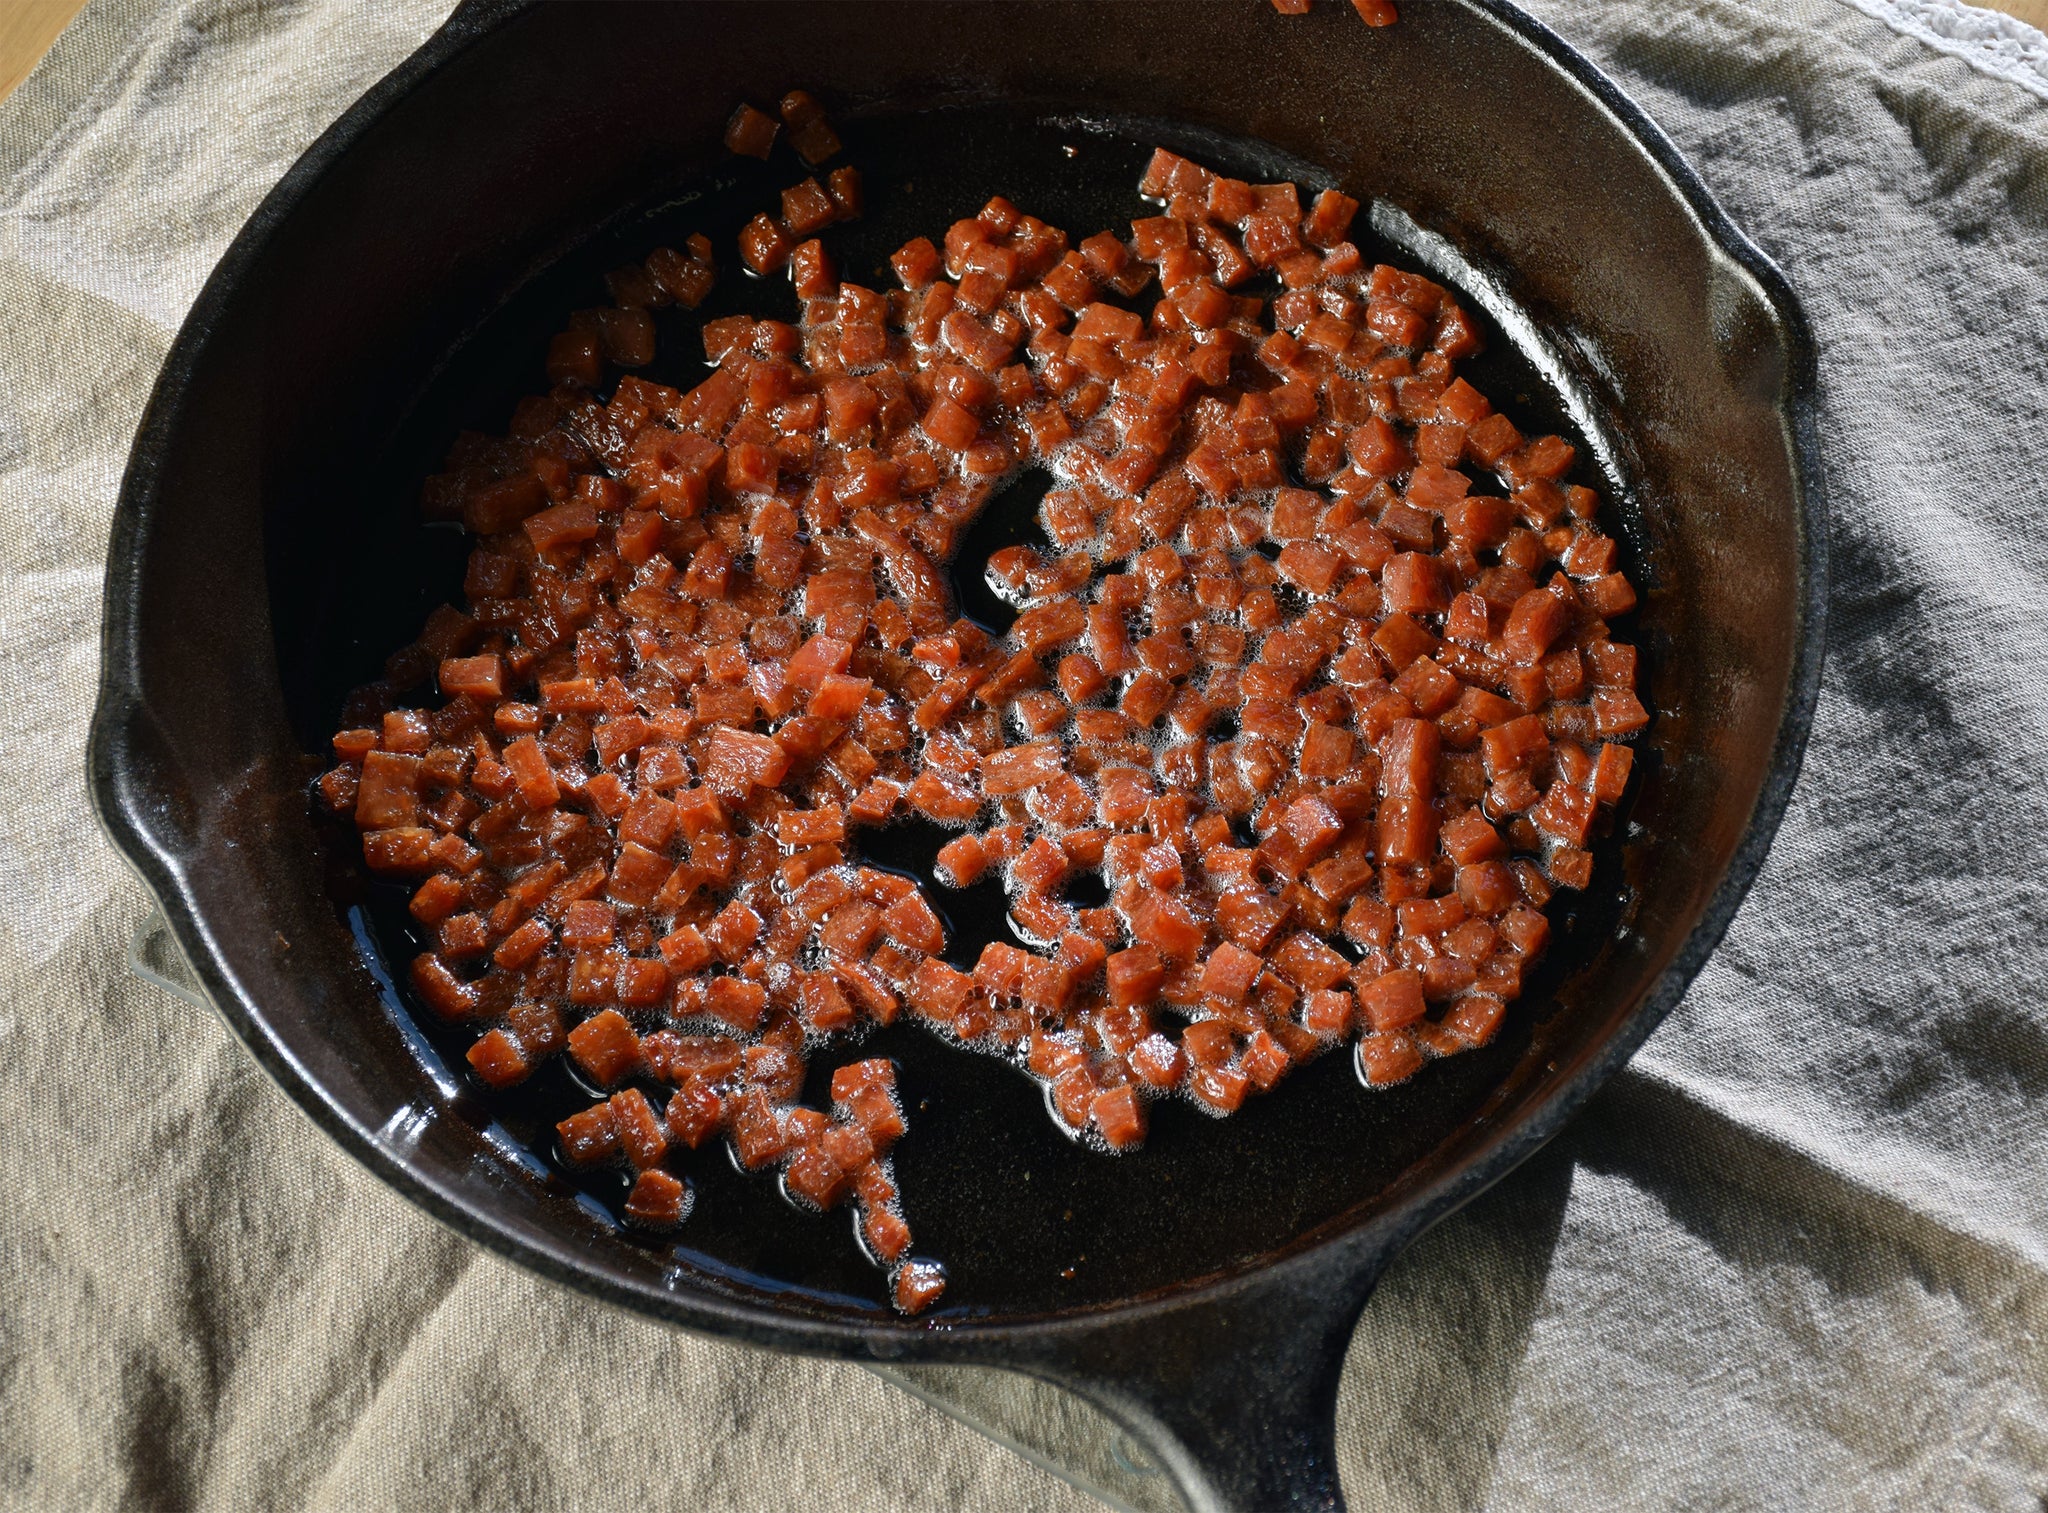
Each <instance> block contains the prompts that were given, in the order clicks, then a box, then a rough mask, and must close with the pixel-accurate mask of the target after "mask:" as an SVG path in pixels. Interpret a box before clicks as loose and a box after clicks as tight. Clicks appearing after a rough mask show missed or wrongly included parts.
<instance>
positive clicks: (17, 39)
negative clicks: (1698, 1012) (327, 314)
mask: <svg viewBox="0 0 2048 1513" xmlns="http://www.w3.org/2000/svg"><path fill="white" fill-rule="evenodd" d="M1763 3H1765V4H1768V3H1769V0H1763ZM1975 3H1977V4H1980V5H1984V6H1988V7H1989V8H1990V9H1992V10H2002V11H2004V12H2005V13H2006V14H2007V15H2009V16H2017V17H2019V18H2020V19H2021V20H2022V21H2027V22H2031V23H2032V24H2033V25H2035V26H2038V27H2040V28H2041V29H2042V30H2043V31H2048V0H1975ZM84 4H85V0H0V99H5V98H6V97H7V96H8V94H9V93H11V92H12V91H13V89H14V86H15V85H17V84H19V83H20V82H21V81H22V80H23V79H25V78H27V77H28V73H29V70H30V69H32V68H34V67H35V66H36V60H37V59H39V58H41V57H42V55H43V54H44V53H46V52H48V51H49V50H50V44H51V43H52V42H55V41H56V40H57V33H59V32H61V31H62V30H64V27H65V25H66V24H67V23H68V22H69V21H70V20H71V18H72V17H73V16H75V15H77V14H78V12H79V10H80V8H81V7H83V5H84Z"/></svg>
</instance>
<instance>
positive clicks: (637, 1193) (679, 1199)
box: [625, 1170, 690, 1230]
mask: <svg viewBox="0 0 2048 1513" xmlns="http://www.w3.org/2000/svg"><path fill="white" fill-rule="evenodd" d="M689 1212H690V1189H689V1187H688V1186H687V1185H686V1184H685V1183H684V1182H683V1181H682V1179H681V1178H679V1177H676V1176H674V1175H672V1174H671V1173H669V1172H665V1171H655V1170H648V1171H643V1172H641V1173H640V1175H639V1176H638V1177H636V1178H634V1179H633V1190H632V1191H631V1192H630V1193H628V1194H627V1195H626V1203H625V1214H626V1217H627V1218H628V1219H630V1220H631V1221H632V1222H633V1223H635V1224H637V1225H639V1226H640V1227H641V1228H642V1229H656V1230H660V1229H674V1228H675V1227H676V1226H677V1225H679V1224H681V1223H682V1222H683V1220H684V1219H686V1218H688V1217H689Z"/></svg>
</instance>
